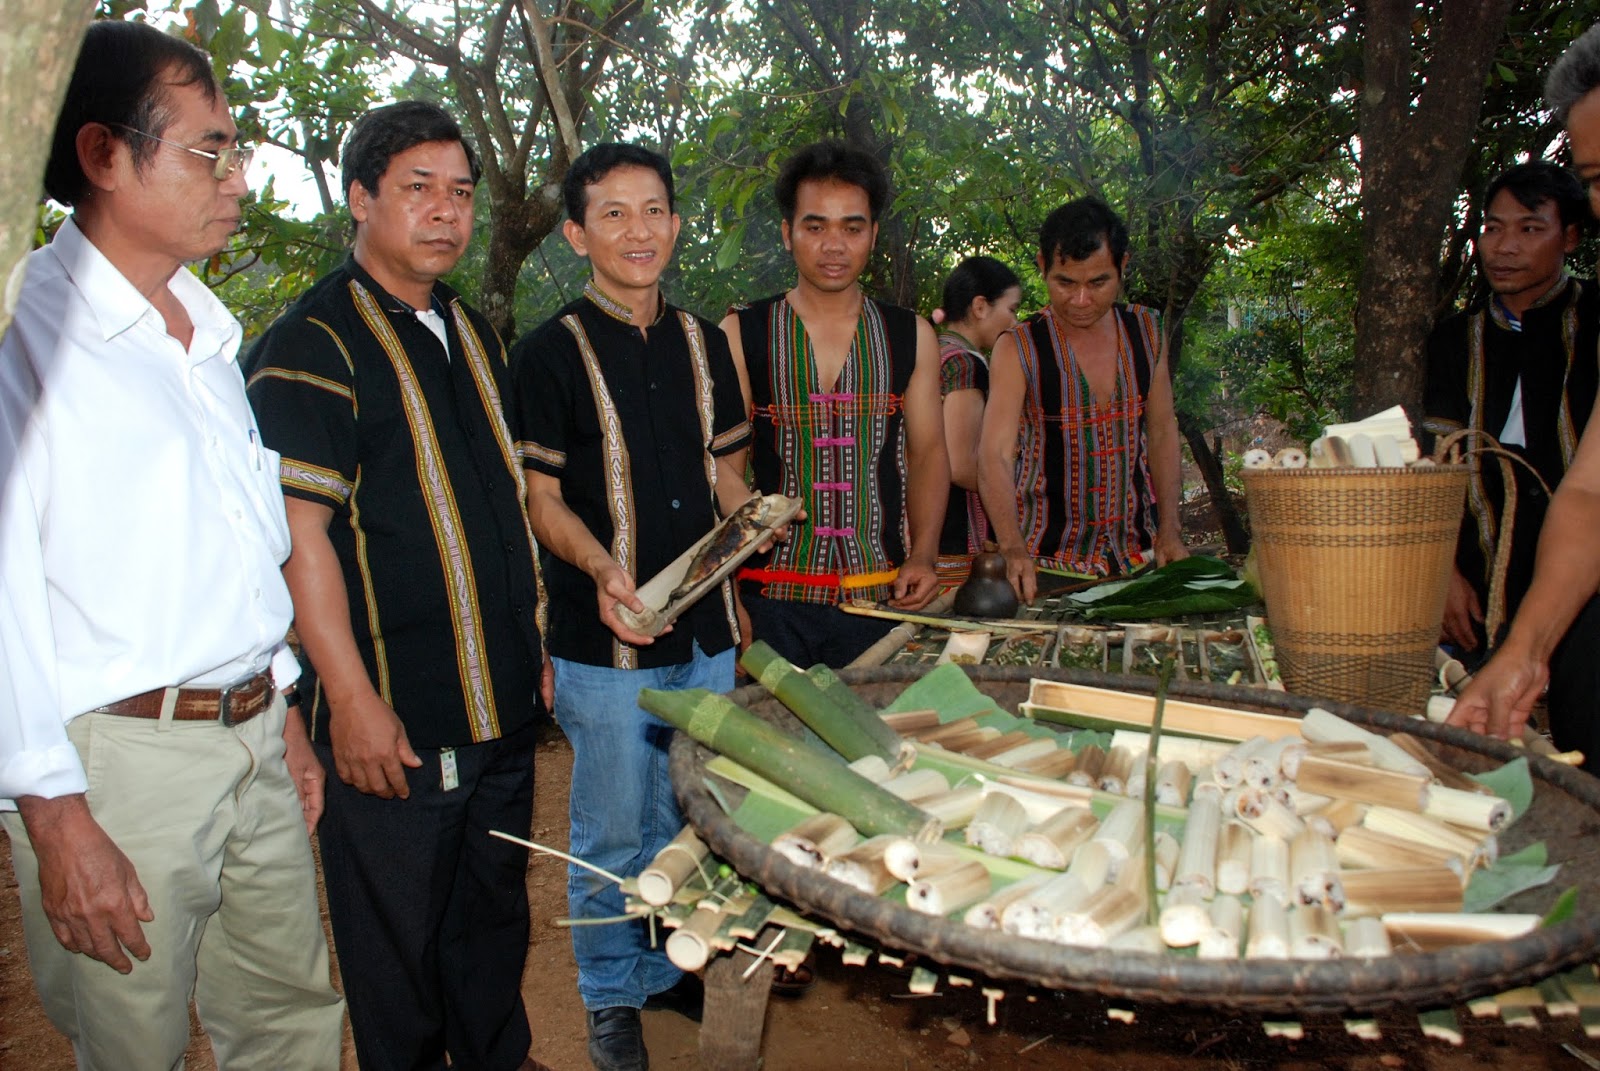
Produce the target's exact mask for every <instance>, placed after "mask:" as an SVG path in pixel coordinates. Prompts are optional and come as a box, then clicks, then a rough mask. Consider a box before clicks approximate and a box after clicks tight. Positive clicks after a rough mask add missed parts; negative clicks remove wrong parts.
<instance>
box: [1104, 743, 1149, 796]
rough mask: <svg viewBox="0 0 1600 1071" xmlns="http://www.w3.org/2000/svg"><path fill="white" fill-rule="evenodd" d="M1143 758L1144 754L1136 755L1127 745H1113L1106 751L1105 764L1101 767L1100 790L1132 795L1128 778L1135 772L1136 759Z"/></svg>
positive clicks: (1116, 794)
mask: <svg viewBox="0 0 1600 1071" xmlns="http://www.w3.org/2000/svg"><path fill="white" fill-rule="evenodd" d="M1143 758H1144V755H1143V754H1139V755H1135V754H1134V753H1133V752H1132V751H1131V750H1129V749H1128V748H1125V747H1113V748H1112V749H1111V750H1110V751H1108V752H1106V761H1105V765H1104V766H1102V767H1101V768H1100V791H1102V792H1110V793H1111V794H1112V795H1115V796H1123V795H1131V793H1129V792H1128V778H1129V777H1130V776H1132V774H1133V764H1134V760H1135V759H1140V760H1142V759H1143Z"/></svg>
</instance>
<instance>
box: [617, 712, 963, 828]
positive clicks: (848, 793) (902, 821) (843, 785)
mask: <svg viewBox="0 0 1600 1071" xmlns="http://www.w3.org/2000/svg"><path fill="white" fill-rule="evenodd" d="M639 705H640V706H641V707H643V708H644V709H645V710H648V711H649V712H650V713H652V714H655V715H656V716H658V717H660V718H662V719H663V720H665V721H666V722H668V723H669V724H671V725H673V726H675V727H677V728H678V729H681V730H683V731H684V732H686V733H688V734H689V735H690V736H692V737H694V738H695V739H696V740H698V741H699V742H700V743H702V744H704V745H706V746H707V747H709V748H711V749H712V750H713V751H717V752H720V753H722V754H724V755H727V756H728V757H729V758H731V759H733V760H734V761H735V762H738V763H742V764H743V765H745V766H748V767H749V768H750V769H751V770H754V771H755V772H756V773H758V774H760V775H761V776H762V777H765V778H766V779H767V780H769V781H772V782H773V783H774V784H776V785H778V787H780V788H783V789H785V790H787V791H789V792H792V793H793V794H794V795H796V796H798V797H800V798H801V799H803V800H805V801H806V802H807V803H809V804H811V805H812V806H813V807H816V808H817V809H819V810H823V811H831V812H833V813H834V814H838V815H840V816H842V817H843V818H844V819H845V820H846V821H847V822H849V823H850V824H851V825H853V826H855V827H856V829H858V830H860V831H861V832H862V833H864V834H866V835H867V836H875V835H877V834H879V833H903V834H909V835H911V836H914V837H920V838H923V839H928V840H932V839H935V838H937V837H938V836H939V834H940V832H941V829H940V826H939V821H938V819H936V818H934V817H932V816H931V815H929V814H927V813H926V812H924V811H921V810H919V809H918V808H916V807H914V806H913V805H911V804H909V803H907V802H906V801H904V800H902V799H897V798H896V797H895V796H894V795H892V794H891V793H888V792H885V791H884V790H883V789H881V788H879V787H878V786H877V785H874V784H873V783H872V782H871V781H868V780H867V779H866V778H864V777H862V776H861V775H860V774H858V773H855V772H853V771H852V770H850V768H849V767H847V766H845V765H844V763H842V762H840V761H838V758H837V756H829V755H826V754H824V753H823V752H821V751H819V750H817V749H816V748H813V747H811V746H809V745H807V744H805V743H804V742H803V741H800V740H797V739H795V738H794V737H792V736H789V735H788V734H787V733H784V732H783V731H781V730H779V729H776V728H774V727H773V726H771V725H768V724H767V723H766V722H764V721H762V720H760V719H759V718H757V717H755V716H754V715H753V714H750V713H749V712H748V711H745V710H743V709H741V708H740V707H738V706H737V705H735V704H734V703H733V702H731V701H729V700H728V699H725V698H723V697H722V696H719V695H713V694H711V693H710V692H707V691H705V690H703V689H686V690H682V691H659V690H657V689H654V688H645V689H642V690H641V691H640V692H639Z"/></svg>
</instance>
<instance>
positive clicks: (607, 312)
mask: <svg viewBox="0 0 1600 1071" xmlns="http://www.w3.org/2000/svg"><path fill="white" fill-rule="evenodd" d="M697 354H698V357H697ZM511 370H512V382H513V388H512V394H513V400H512V405H511V409H510V412H511V423H512V430H513V432H514V434H515V437H516V439H517V448H518V451H519V452H520V453H521V455H522V459H523V464H524V465H526V466H527V467H528V468H530V469H533V470H534V471H536V472H540V473H543V474H545V475H547V476H552V477H555V478H558V479H559V480H560V481H561V496H562V498H563V500H564V501H565V502H566V505H567V507H568V508H570V509H571V510H572V512H573V513H574V514H576V515H577V517H578V519H579V520H581V521H582V522H583V523H584V526H585V527H587V528H588V529H589V531H590V532H591V533H592V534H593V535H594V537H595V539H596V540H598V541H599V543H600V545H601V546H603V547H605V548H606V549H607V550H608V551H610V552H611V556H612V557H613V558H614V559H616V560H617V563H618V564H619V565H621V566H622V568H623V569H625V570H626V571H627V572H628V574H629V575H630V576H632V577H633V578H634V579H635V581H636V582H637V583H639V584H643V583H644V582H645V581H647V580H649V579H650V578H651V577H653V576H655V575H656V574H657V573H659V572H660V571H661V570H662V569H664V568H666V567H667V566H668V565H670V564H671V563H672V561H673V560H674V559H675V558H677V557H678V555H679V554H682V553H683V552H684V551H685V550H686V549H688V547H689V546H690V545H691V544H693V543H694V542H695V541H696V540H697V539H699V538H700V537H701V536H703V535H705V534H706V532H708V531H710V530H711V528H712V526H713V525H715V524H716V522H717V517H718V516H719V512H720V511H719V510H718V508H717V506H716V495H715V491H714V490H713V485H712V477H711V472H713V471H714V469H715V462H714V459H715V458H717V457H721V456H723V455H725V454H730V453H733V452H735V451H737V450H740V449H742V448H743V447H745V446H747V445H748V444H749V442H750V425H749V423H748V421H746V419H745V412H744V400H743V398H742V396H741V395H740V393H739V382H738V379H737V376H736V373H735V371H734V367H733V358H732V355H731V353H730V351H729V349H728V340H727V337H726V336H725V335H724V334H723V333H722V331H721V329H720V328H718V327H717V326H715V325H714V324H712V323H710V322H709V321H707V320H703V319H701V318H700V317H697V316H695V315H693V314H692V313H688V312H685V311H683V310H681V309H678V308H675V307H673V306H670V305H668V304H666V302H665V301H663V302H662V305H661V310H660V313H659V314H658V315H657V317H656V320H655V322H654V323H653V324H652V325H651V326H650V328H649V329H648V331H641V330H640V329H639V328H638V327H635V326H634V325H633V324H632V322H631V312H630V310H629V309H627V308H626V307H625V306H622V305H620V304H619V303H617V302H615V301H613V300H611V299H610V298H609V297H607V296H606V295H605V294H603V293H602V292H601V291H600V290H599V289H598V288H597V287H596V286H595V285H594V283H593V281H592V280H591V281H590V283H589V284H588V286H586V287H585V288H584V296H583V297H581V298H579V299H578V300H576V301H574V302H572V303H571V304H569V305H568V306H566V307H565V308H563V309H562V310H561V311H560V312H558V313H556V315H555V316H553V317H551V318H550V319H549V320H547V321H545V323H543V324H541V325H540V326H539V327H538V328H537V329H536V330H535V331H533V333H532V334H530V335H528V336H527V337H526V338H524V339H522V340H520V341H519V342H517V343H516V345H514V346H513V347H512V350H511ZM608 427H609V429H610V431H611V434H609V435H608V434H607V431H608ZM541 561H542V565H543V570H544V581H545V590H546V594H547V596H548V598H549V600H550V614H549V628H548V635H547V641H548V644H549V649H550V653H551V654H553V655H555V656H556V657H558V658H565V659H568V660H569V661H573V662H581V663H584V664H586V665H593V666H611V667H614V668H618V669H652V668H658V667H661V666H673V665H682V664H683V663H686V662H688V661H689V660H690V658H691V657H692V654H693V651H692V648H691V644H693V643H698V644H699V645H700V647H701V649H702V650H703V651H705V652H706V653H707V654H717V653H719V652H721V651H725V650H727V649H728V648H729V647H731V646H733V644H734V640H735V633H736V629H737V624H736V623H735V621H734V620H733V606H732V589H731V585H729V584H724V585H723V586H722V590H721V591H720V592H710V593H708V594H707V595H705V596H704V597H703V598H701V599H700V601H699V602H697V603H695V605H694V606H692V607H690V609H689V610H688V611H687V612H686V613H685V614H684V615H683V616H682V617H680V618H678V620H677V622H676V623H675V624H674V625H673V629H672V631H671V632H669V633H667V634H665V635H662V636H659V637H657V638H656V641H655V643H653V644H650V645H648V646H643V647H634V646H631V645H629V644H624V643H622V642H621V641H619V640H617V638H616V636H615V635H614V634H613V633H612V632H611V630H610V629H609V628H607V627H606V626H605V625H604V624H603V623H602V622H601V621H600V616H599V613H598V607H597V603H596V599H595V585H594V581H593V580H591V579H590V578H589V576H588V574H586V573H584V572H583V571H582V570H581V569H579V568H577V567H576V566H574V565H571V564H569V563H567V562H564V561H562V560H561V559H560V558H557V557H556V556H555V555H553V554H551V553H550V552H549V551H548V550H543V551H542V552H541Z"/></svg>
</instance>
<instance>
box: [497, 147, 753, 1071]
mask: <svg viewBox="0 0 1600 1071" xmlns="http://www.w3.org/2000/svg"><path fill="white" fill-rule="evenodd" d="M562 192H563V194H564V196H565V199H566V206H567V214H568V216H569V217H570V218H569V220H568V221H567V223H566V225H565V228H564V233H565V235H566V238H567V241H568V242H570V243H571V244H572V248H573V249H574V250H575V251H576V252H577V253H578V255H579V256H583V257H587V258H588V260H589V264H590V267H591V268H592V269H593V272H594V276H593V278H592V279H590V281H589V283H588V285H587V286H585V287H584V293H583V296H582V297H581V298H579V299H578V300H577V301H575V302H573V303H572V304H570V305H568V306H567V307H566V308H564V309H562V310H561V311H560V312H559V313H557V314H556V315H555V317H553V318H552V319H550V320H549V321H547V322H546V323H544V324H543V325H541V326H540V327H539V328H538V329H537V330H536V331H534V332H533V334H531V335H529V336H528V337H527V338H526V339H525V340H523V341H522V342H519V343H518V344H517V345H516V347H515V348H514V351H513V353H512V374H513V380H514V399H513V407H512V412H513V418H512V419H513V423H514V424H515V428H516V438H517V449H518V452H519V453H520V454H521V456H522V459H523V464H524V465H526V466H527V480H528V515H529V517H530V518H531V520H532V523H533V529H534V532H535V533H536V534H537V535H538V537H539V545H540V547H541V549H542V562H543V566H544V575H545V579H546V584H547V588H548V592H549V597H550V623H551V625H550V633H549V642H550V653H551V661H552V662H553V663H554V664H555V678H556V705H555V713H556V720H557V721H558V722H559V723H560V724H561V727H562V728H563V729H564V730H565V731H566V734H567V737H568V739H569V740H571V742H572V750H573V770H572V796H571V804H570V810H571V834H572V852H573V854H574V855H576V856H577V857H578V858H580V859H583V860H584V861H585V862H587V863H590V864H592V865H594V866H598V867H600V868H602V869H604V870H606V871H608V872H609V873H611V874H615V875H618V876H619V877H629V876H632V875H635V874H638V873H639V872H640V871H641V870H643V869H644V868H645V867H646V866H648V865H649V863H650V861H651V860H652V859H653V858H654V857H655V855H656V853H657V852H658V851H660V850H661V849H662V848H663V847H665V846H666V844H667V843H668V842H669V841H670V840H671V839H672V838H673V837H674V836H675V835H676V834H677V833H678V831H679V829H681V828H682V826H683V818H682V816H681V815H680V814H679V813H678V806H677V803H676V801H675V800H674V799H673V795H672V785H671V782H670V780H669V779H668V776H667V750H666V744H667V738H668V736H669V734H670V730H669V729H668V728H667V726H666V725H665V724H664V723H663V722H660V721H658V720H657V719H656V718H655V717H653V716H652V715H650V714H647V713H646V712H645V711H643V710H641V709H640V708H639V706H638V704H637V697H638V694H639V689H641V688H709V689H710V690H711V691H713V692H723V691H727V690H728V689H730V688H732V687H733V665H734V645H735V641H736V639H737V636H738V625H737V619H736V610H735V604H734V601H733V592H732V589H731V585H730V584H728V583H724V584H723V585H722V588H721V590H720V591H718V592H713V593H711V594H708V595H707V596H706V597H705V598H703V599H701V600H700V601H699V602H698V603H696V604H695V605H694V606H693V607H691V608H690V609H689V610H688V612H687V613H685V614H684V615H683V616H682V617H680V618H678V620H677V622H676V623H675V625H674V626H673V629H672V631H670V632H666V633H663V634H662V635H660V636H658V637H656V638H655V639H654V640H653V641H652V640H651V639H650V638H649V637H646V636H642V635H639V634H637V633H635V632H633V631H631V630H630V629H629V628H628V627H627V626H626V625H624V624H623V623H622V622H621V621H620V620H618V618H617V616H616V606H617V604H618V603H622V604H624V605H626V606H627V607H629V608H630V609H632V610H634V611H640V610H643V609H644V605H643V603H641V602H640V601H639V598H638V596H637V595H636V594H635V591H634V589H635V585H636V584H637V583H642V582H643V581H645V580H648V579H650V578H651V577H652V576H654V575H655V574H656V573H658V572H660V571H661V570H662V569H663V568H665V567H666V566H667V565H669V564H670V563H671V562H672V561H673V560H674V559H675V558H677V557H678V555H680V554H681V553H683V551H684V550H686V549H687V548H688V547H689V546H690V545H691V544H692V543H694V542H695V540H697V539H698V538H699V537H700V536H702V535H704V534H705V533H706V532H707V531H709V530H710V529H711V528H712V526H713V525H715V524H716V521H717V518H718V515H719V514H721V515H724V516H725V515H726V514H728V513H730V512H732V511H733V510H734V509H736V508H738V507H739V506H740V505H741V504H742V503H743V502H744V501H745V500H746V499H747V498H749V496H750V491H749V490H748V489H747V488H746V487H745V484H744V464H745V450H746V447H747V446H748V444H749V440H750V426H749V423H748V422H747V421H746V420H745V414H744V406H743V403H742V401H741V399H740V394H739V384H738V380H737V379H736V378H735V373H734V370H733V365H732V359H731V357H730V356H729V353H728V343H727V340H726V339H725V338H724V337H723V334H722V332H721V331H720V330H718V329H717V328H716V327H715V326H714V325H712V324H710V323H708V322H706V321H704V320H701V319H699V318H698V317H696V316H693V315H692V314H690V313H687V312H684V311H682V310H681V309H676V308H673V307H672V306H670V305H668V304H667V303H666V301H665V300H664V299H663V298H662V296H661V290H660V285H659V281H660V278H661V273H662V271H663V270H664V269H665V268H666V266H667V262H668V261H669V259H670V258H671V256H672V248H673V243H674V242H675V241H676V240H677V236H678V216H677V214H676V213H675V212H674V211H673V186H672V172H671V169H670V168H669V167H668V165H667V161H666V160H665V159H664V158H662V157H661V156H659V155H658V154H656V153H654V152H651V151H649V150H647V149H643V148H640V147H637V146H632V145H618V144H603V145H597V146H595V147H594V148H592V149H590V150H589V151H588V152H586V153H584V154H583V155H582V156H580V157H579V158H578V159H577V160H576V161H574V162H573V165H572V168H571V170H569V171H568V173H567V177H566V181H565V182H564V184H563V191H562ZM567 896H568V906H569V910H570V913H571V915H572V917H573V918H575V919H578V920H584V919H599V918H608V917H615V916H617V915H619V914H621V913H622V908H623V901H622V894H621V892H620V891H619V890H618V889H617V887H616V886H615V885H614V884H612V883H611V882H609V881H607V880H605V879H604V878H601V877H599V876H597V875H596V874H594V873H593V872H591V871H589V870H587V869H584V868H582V867H577V866H574V867H572V868H571V870H570V876H569V878H568V884H567ZM572 945H573V951H574V953H575V955H576V957H577V961H578V990H579V993H580V995H581V996H582V997H583V1003H584V1006H585V1007H586V1008H587V1009H588V1012H589V1056H590V1059H591V1060H593V1061H594V1064H595V1066H596V1067H598V1068H601V1069H602V1071H612V1069H618V1071H621V1069H636V1068H644V1067H646V1066H648V1056H647V1055H646V1053H645V1049H644V1041H643V1035H642V1033H641V1031H640V1026H639V1009H640V1008H641V1007H650V1006H651V1005H652V1004H661V1005H663V1006H672V1005H677V1006H681V1005H682V1002H681V1000H676V999H674V998H677V997H681V996H682V994H683V990H684V989H686V988H690V987H691V985H692V983H690V984H686V983H685V982H684V979H683V975H682V973H681V972H680V971H679V970H678V969H677V968H675V967H673V966H672V964H671V963H670V962H669V961H668V960H667V958H666V955H665V954H664V953H663V952H662V951H661V950H660V949H659V948H657V949H652V948H651V947H650V942H649V938H648V935H647V933H646V929H645V927H644V925H643V923H628V924H618V923H612V924H608V925H592V926H583V925H579V926H574V927H572ZM669 991H672V992H671V994H670V995H668V994H669ZM652 998H654V1000H652Z"/></svg>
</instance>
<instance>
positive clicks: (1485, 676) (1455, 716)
mask: <svg viewBox="0 0 1600 1071" xmlns="http://www.w3.org/2000/svg"><path fill="white" fill-rule="evenodd" d="M1549 679H1550V670H1549V667H1547V666H1546V665H1545V664H1544V663H1543V662H1541V661H1539V660H1538V659H1536V658H1534V657H1532V656H1531V655H1527V654H1525V653H1523V652H1522V651H1521V649H1520V648H1514V647H1511V646H1510V645H1509V644H1508V645H1507V646H1505V647H1502V648H1501V649H1500V650H1499V651H1497V652H1495V656H1494V657H1493V658H1491V659H1489V661H1488V662H1487V663H1486V664H1485V665H1484V666H1483V668H1482V669H1480V670H1478V672H1477V673H1475V674H1473V676H1472V682H1471V683H1470V684H1468V685H1467V689H1466V691H1464V692H1462V693H1461V698H1459V699H1457V700H1456V705H1455V707H1454V708H1453V709H1452V710H1451V711H1450V716H1449V718H1448V719H1446V720H1447V722H1448V724H1450V725H1459V726H1460V727H1461V728H1463V729H1470V730H1472V731H1473V732H1475V733H1482V734H1484V735H1486V736H1493V737H1496V738H1498V739H1500V740H1520V739H1521V738H1522V729H1523V726H1525V725H1527V723H1528V716H1529V715H1530V714H1531V713H1532V712H1533V704H1534V703H1535V702H1537V701H1538V699H1539V696H1540V695H1542V694H1543V693H1544V688H1545V684H1546V682H1547V681H1549Z"/></svg>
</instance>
